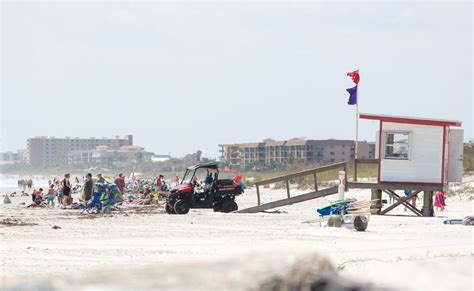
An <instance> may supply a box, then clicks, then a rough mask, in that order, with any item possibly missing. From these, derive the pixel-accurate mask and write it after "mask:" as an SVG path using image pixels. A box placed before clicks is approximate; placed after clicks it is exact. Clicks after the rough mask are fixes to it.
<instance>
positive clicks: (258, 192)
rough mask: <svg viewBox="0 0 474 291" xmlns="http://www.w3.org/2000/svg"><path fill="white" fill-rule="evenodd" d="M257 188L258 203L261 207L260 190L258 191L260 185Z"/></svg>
mask: <svg viewBox="0 0 474 291" xmlns="http://www.w3.org/2000/svg"><path fill="white" fill-rule="evenodd" d="M256 186H257V201H258V206H260V190H259V189H258V184H257V185H256Z"/></svg>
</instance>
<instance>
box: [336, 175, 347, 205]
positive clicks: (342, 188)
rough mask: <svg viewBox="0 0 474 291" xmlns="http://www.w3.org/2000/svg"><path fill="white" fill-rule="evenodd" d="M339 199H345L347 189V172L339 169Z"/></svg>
mask: <svg viewBox="0 0 474 291" xmlns="http://www.w3.org/2000/svg"><path fill="white" fill-rule="evenodd" d="M338 190H339V192H338V193H339V200H344V191H345V190H346V172H344V171H339V188H338Z"/></svg>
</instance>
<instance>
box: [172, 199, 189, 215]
mask: <svg viewBox="0 0 474 291" xmlns="http://www.w3.org/2000/svg"><path fill="white" fill-rule="evenodd" d="M173 208H174V212H176V214H187V213H188V212H189V204H188V203H187V202H186V201H183V200H178V201H176V203H175V204H174V207H173Z"/></svg>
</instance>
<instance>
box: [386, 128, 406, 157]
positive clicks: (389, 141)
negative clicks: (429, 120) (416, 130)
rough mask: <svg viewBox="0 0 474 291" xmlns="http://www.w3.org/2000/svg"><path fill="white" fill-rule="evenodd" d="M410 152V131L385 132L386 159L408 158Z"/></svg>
mask: <svg viewBox="0 0 474 291" xmlns="http://www.w3.org/2000/svg"><path fill="white" fill-rule="evenodd" d="M409 153H410V133H409V132H387V133H386V134H385V154H384V158H385V159H392V160H408V159H409Z"/></svg>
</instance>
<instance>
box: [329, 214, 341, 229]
mask: <svg viewBox="0 0 474 291" xmlns="http://www.w3.org/2000/svg"><path fill="white" fill-rule="evenodd" d="M341 226H342V216H340V215H331V216H329V218H328V227H341Z"/></svg>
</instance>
